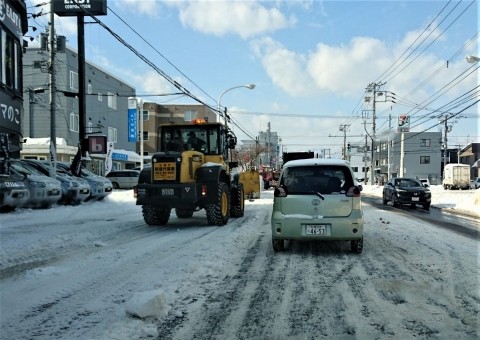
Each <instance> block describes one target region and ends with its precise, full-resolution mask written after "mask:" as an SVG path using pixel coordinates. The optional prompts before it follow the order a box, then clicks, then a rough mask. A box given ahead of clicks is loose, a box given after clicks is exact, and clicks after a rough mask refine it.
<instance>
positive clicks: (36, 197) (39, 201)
mask: <svg viewBox="0 0 480 340" xmlns="http://www.w3.org/2000/svg"><path fill="white" fill-rule="evenodd" d="M10 166H11V168H10V171H11V172H13V173H15V174H17V175H20V176H23V178H24V180H23V182H24V183H25V186H26V187H27V188H28V191H29V193H30V197H29V199H28V201H27V204H26V205H27V206H29V207H33V208H48V207H50V206H52V205H53V204H56V203H57V202H58V201H59V200H60V198H61V197H62V186H61V184H60V181H58V180H56V179H55V178H51V177H48V176H45V175H44V174H43V173H42V172H40V171H39V170H37V169H36V168H35V167H34V166H32V165H29V164H26V163H24V162H22V161H21V160H19V159H11V160H10Z"/></svg>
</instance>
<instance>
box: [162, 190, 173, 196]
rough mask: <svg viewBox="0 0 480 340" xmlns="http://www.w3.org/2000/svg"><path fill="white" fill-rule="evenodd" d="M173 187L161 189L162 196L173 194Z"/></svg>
mask: <svg viewBox="0 0 480 340" xmlns="http://www.w3.org/2000/svg"><path fill="white" fill-rule="evenodd" d="M173 194H174V191H173V189H162V196H173Z"/></svg>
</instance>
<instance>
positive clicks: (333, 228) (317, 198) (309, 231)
mask: <svg viewBox="0 0 480 340" xmlns="http://www.w3.org/2000/svg"><path fill="white" fill-rule="evenodd" d="M360 192H361V187H360V186H358V185H357V184H356V181H355V179H354V174H353V171H352V169H351V167H350V163H349V162H347V161H344V160H335V159H318V158H313V159H301V160H294V161H290V162H288V163H286V164H285V165H284V167H283V169H282V171H281V174H280V179H279V185H278V186H277V187H276V188H275V191H274V199H273V211H272V218H271V227H272V245H273V250H274V251H276V252H278V251H282V250H284V247H285V243H284V241H285V240H306V241H310V240H312V241H330V240H346V241H350V244H351V250H352V252H355V253H361V252H362V250H363V224H364V221H363V211H362V207H361V200H360Z"/></svg>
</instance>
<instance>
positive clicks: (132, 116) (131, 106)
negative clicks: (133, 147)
mask: <svg viewBox="0 0 480 340" xmlns="http://www.w3.org/2000/svg"><path fill="white" fill-rule="evenodd" d="M137 140H138V137H137V100H136V99H135V98H128V141H129V142H136V141H137Z"/></svg>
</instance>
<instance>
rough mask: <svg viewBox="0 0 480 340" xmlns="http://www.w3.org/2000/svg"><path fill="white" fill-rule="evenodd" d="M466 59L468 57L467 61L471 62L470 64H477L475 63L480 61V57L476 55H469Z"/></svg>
mask: <svg viewBox="0 0 480 340" xmlns="http://www.w3.org/2000/svg"><path fill="white" fill-rule="evenodd" d="M466 59H467V62H469V63H470V64H475V63H478V62H479V61H480V58H479V57H475V56H473V55H469V56H467V57H466Z"/></svg>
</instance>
